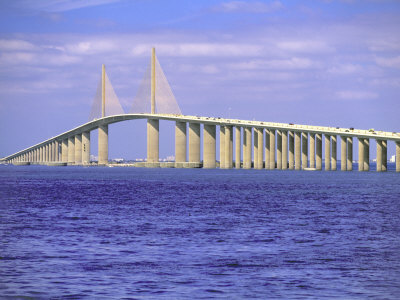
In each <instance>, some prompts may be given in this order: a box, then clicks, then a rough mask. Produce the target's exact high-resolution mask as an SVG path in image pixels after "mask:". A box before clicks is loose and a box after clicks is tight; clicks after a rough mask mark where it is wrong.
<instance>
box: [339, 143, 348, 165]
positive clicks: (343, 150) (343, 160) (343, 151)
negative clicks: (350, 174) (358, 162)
mask: <svg viewBox="0 0 400 300" xmlns="http://www.w3.org/2000/svg"><path fill="white" fill-rule="evenodd" d="M340 143H341V149H340V151H341V153H340V170H342V171H346V170H347V163H346V161H347V159H346V157H347V138H346V137H345V136H340Z"/></svg>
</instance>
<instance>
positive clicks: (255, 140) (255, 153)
mask: <svg viewBox="0 0 400 300" xmlns="http://www.w3.org/2000/svg"><path fill="white" fill-rule="evenodd" d="M253 156H254V162H253V168H254V169H256V168H257V166H258V131H257V128H254V129H253Z"/></svg>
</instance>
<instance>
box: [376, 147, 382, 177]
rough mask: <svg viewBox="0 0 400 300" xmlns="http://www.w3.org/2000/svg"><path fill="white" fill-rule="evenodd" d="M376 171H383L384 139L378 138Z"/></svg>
mask: <svg viewBox="0 0 400 300" xmlns="http://www.w3.org/2000/svg"><path fill="white" fill-rule="evenodd" d="M376 171H377V172H382V140H376Z"/></svg>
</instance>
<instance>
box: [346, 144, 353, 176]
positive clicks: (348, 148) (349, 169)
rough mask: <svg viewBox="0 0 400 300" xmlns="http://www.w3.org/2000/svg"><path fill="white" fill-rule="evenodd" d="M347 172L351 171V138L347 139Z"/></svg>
mask: <svg viewBox="0 0 400 300" xmlns="http://www.w3.org/2000/svg"><path fill="white" fill-rule="evenodd" d="M347 171H353V138H352V137H347Z"/></svg>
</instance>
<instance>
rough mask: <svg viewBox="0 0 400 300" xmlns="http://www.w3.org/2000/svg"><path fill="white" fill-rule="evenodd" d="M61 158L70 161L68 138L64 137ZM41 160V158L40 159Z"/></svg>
mask: <svg viewBox="0 0 400 300" xmlns="http://www.w3.org/2000/svg"><path fill="white" fill-rule="evenodd" d="M61 160H62V161H63V162H68V139H63V140H62V144H61ZM37 161H39V158H38V160H37Z"/></svg>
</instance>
